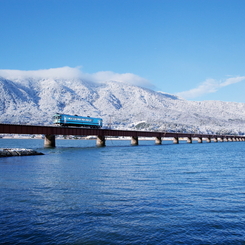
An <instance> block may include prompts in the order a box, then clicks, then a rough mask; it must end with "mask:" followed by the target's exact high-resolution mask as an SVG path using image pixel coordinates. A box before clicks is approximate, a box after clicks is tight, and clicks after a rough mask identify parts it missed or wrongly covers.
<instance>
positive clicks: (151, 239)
mask: <svg viewBox="0 0 245 245" xmlns="http://www.w3.org/2000/svg"><path fill="white" fill-rule="evenodd" d="M56 143H57V147H56V148H55V149H45V148H43V140H34V139H33V140H31V139H30V140H23V139H0V148H3V147H6V148H8V147H16V148H17V147H22V148H32V149H36V150H38V151H41V152H43V153H45V155H42V156H26V157H9V158H0V244H77V245H78V244H245V231H244V229H245V159H244V152H245V142H223V143H202V144H199V143H193V144H187V143H183V142H182V143H180V144H178V145H175V144H172V143H171V142H164V143H163V145H154V142H153V141H139V144H140V145H139V146H130V142H129V141H111V140H108V141H107V146H106V147H104V148H97V147H95V141H93V140H87V141H85V140H57V142H56Z"/></svg>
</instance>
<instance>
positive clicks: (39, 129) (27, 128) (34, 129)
mask: <svg viewBox="0 0 245 245" xmlns="http://www.w3.org/2000/svg"><path fill="white" fill-rule="evenodd" d="M0 134H41V135H45V136H46V135H76V136H88V135H94V136H99V137H101V138H104V137H106V136H115V137H119V136H120V137H131V138H132V137H133V138H138V137H155V138H157V139H158V141H159V140H160V139H161V138H173V139H174V141H176V142H178V141H179V140H180V139H181V138H187V139H189V142H190V139H197V140H199V142H201V141H202V140H201V139H203V138H206V139H207V140H209V141H211V139H212V140H214V141H216V140H217V139H220V140H222V141H225V140H226V141H229V140H231V141H245V136H237V135H210V134H193V133H170V132H154V131H134V130H113V129H90V128H78V127H60V126H40V125H19V124H0Z"/></svg>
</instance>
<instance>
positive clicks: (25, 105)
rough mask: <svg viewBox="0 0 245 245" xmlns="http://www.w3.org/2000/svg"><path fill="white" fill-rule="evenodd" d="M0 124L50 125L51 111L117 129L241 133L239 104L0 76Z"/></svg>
mask: <svg viewBox="0 0 245 245" xmlns="http://www.w3.org/2000/svg"><path fill="white" fill-rule="evenodd" d="M0 95H1V98H0V112H1V114H0V122H1V123H21V124H37V125H50V124H52V116H53V115H54V114H55V113H56V112H59V113H66V114H77V115H84V116H91V117H101V118H103V120H104V125H105V126H107V125H108V124H110V123H112V126H113V127H114V128H118V129H126V128H127V129H141V130H161V131H162V130H165V131H177V132H200V133H229V134H243V133H244V132H245V130H243V125H244V123H245V104H244V103H238V102H222V101H188V100H185V99H182V98H180V97H178V96H175V95H171V94H168V93H164V92H156V91H153V90H150V89H148V88H143V87H139V86H135V85H131V84H128V83H123V82H118V81H105V82H92V81H87V80H82V79H79V78H74V79H68V78H66V79H62V78H36V77H35V78H32V77H29V78H15V79H13V78H12V79H7V78H4V77H0Z"/></svg>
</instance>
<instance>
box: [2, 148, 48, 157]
mask: <svg viewBox="0 0 245 245" xmlns="http://www.w3.org/2000/svg"><path fill="white" fill-rule="evenodd" d="M32 155H44V154H43V153H41V152H37V151H35V150H32V149H24V148H10V149H9V148H0V157H12V156H32Z"/></svg>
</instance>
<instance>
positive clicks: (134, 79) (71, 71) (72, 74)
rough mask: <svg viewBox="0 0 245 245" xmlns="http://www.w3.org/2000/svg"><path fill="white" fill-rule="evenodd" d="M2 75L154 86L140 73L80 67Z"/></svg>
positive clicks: (0, 71)
mask: <svg viewBox="0 0 245 245" xmlns="http://www.w3.org/2000/svg"><path fill="white" fill-rule="evenodd" d="M0 77H4V78H6V79H26V78H30V77H31V78H39V79H48V78H53V79H55V78H56V79H57V78H58V79H62V78H63V79H74V78H75V79H76V78H79V79H82V80H83V79H84V80H86V81H91V82H105V81H118V82H124V83H129V84H132V85H136V86H142V87H147V88H154V85H153V84H151V83H150V82H149V81H148V80H147V79H144V78H142V77H140V76H138V75H135V74H132V73H123V74H120V73H115V72H112V71H100V72H97V73H93V74H89V73H83V72H82V71H81V69H80V67H76V68H72V67H67V66H66V67H61V68H51V69H45V70H36V71H21V70H0Z"/></svg>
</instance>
